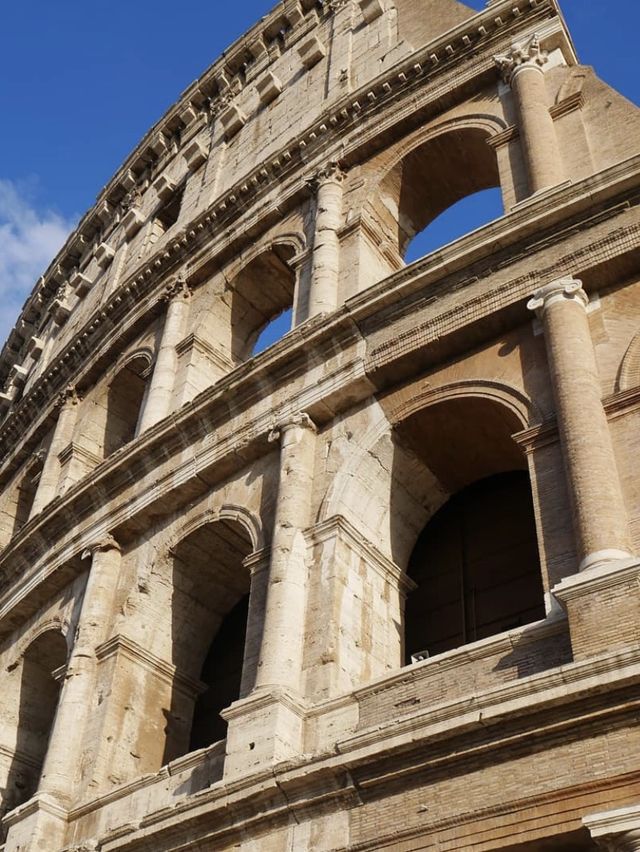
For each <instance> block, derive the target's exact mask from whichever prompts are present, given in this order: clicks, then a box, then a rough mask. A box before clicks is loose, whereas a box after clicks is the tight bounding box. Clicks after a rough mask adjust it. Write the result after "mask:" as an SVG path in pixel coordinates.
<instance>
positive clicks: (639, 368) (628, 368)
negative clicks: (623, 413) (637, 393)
mask: <svg viewBox="0 0 640 852" xmlns="http://www.w3.org/2000/svg"><path fill="white" fill-rule="evenodd" d="M638 385H640V331H639V332H637V333H636V334H635V335H634V337H633V339H632V340H631V343H630V344H629V346H628V348H627V351H626V352H625V354H624V357H623V359H622V363H621V364H620V369H619V370H618V381H617V386H618V387H617V389H618V390H619V391H625V390H630V389H631V388H635V387H638Z"/></svg>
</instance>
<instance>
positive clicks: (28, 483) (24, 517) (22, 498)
mask: <svg viewBox="0 0 640 852" xmlns="http://www.w3.org/2000/svg"><path fill="white" fill-rule="evenodd" d="M42 467H43V463H42V461H37V462H36V463H35V464H31V465H30V466H29V468H28V469H27V470H26V471H25V473H24V474H23V477H22V480H21V482H20V485H19V487H18V496H17V500H16V512H15V519H14V523H13V532H12V534H13V535H16V533H18V532H19V531H20V530H21V529H22V527H23V526H24V525H25V524H26V523H27V521H28V520H29V515H30V514H31V510H32V508H33V504H34V502H35V499H36V492H37V490H38V481H39V478H40V474H41V473H42Z"/></svg>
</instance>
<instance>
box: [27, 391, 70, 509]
mask: <svg viewBox="0 0 640 852" xmlns="http://www.w3.org/2000/svg"><path fill="white" fill-rule="evenodd" d="M79 403H80V397H79V396H78V394H77V393H76V389H75V388H73V387H68V388H67V390H66V391H64V392H63V393H61V394H60V396H59V397H58V407H59V409H60V411H59V414H58V419H57V421H56V425H55V428H54V432H53V438H52V439H51V444H50V446H49V450H48V451H47V455H46V458H45V461H44V466H43V468H42V473H41V474H40V481H39V482H38V490H37V491H36V496H35V499H34V501H33V506H32V508H31V515H30V518H33V517H35V516H36V515H37V514H39V513H40V512H41V511H42V510H43V509H44V507H45V506H46V505H47V504H48V503H50V502H51V501H52V500H53V498H54V497H55V496H56V494H57V493H58V486H59V484H60V474H61V471H62V467H61V465H60V459H59V455H60V453H61V452H62V451H63V450H64V449H65V448H66V447H68V446H69V444H70V443H71V441H72V439H73V432H74V429H75V425H76V420H77V419H78V404H79Z"/></svg>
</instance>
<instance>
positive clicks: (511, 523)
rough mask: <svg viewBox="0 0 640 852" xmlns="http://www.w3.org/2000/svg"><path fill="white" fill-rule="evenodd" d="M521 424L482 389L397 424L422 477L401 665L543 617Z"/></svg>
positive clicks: (403, 533)
mask: <svg viewBox="0 0 640 852" xmlns="http://www.w3.org/2000/svg"><path fill="white" fill-rule="evenodd" d="M522 428H523V422H522V420H521V418H520V415H519V414H518V413H516V410H515V409H513V408H511V407H509V406H508V405H506V404H503V402H502V401H500V400H498V399H496V398H491V397H489V396H483V395H476V396H459V395H454V396H452V397H451V398H449V399H444V400H443V401H440V402H438V403H436V404H432V405H428V406H426V407H425V408H421V409H420V410H418V411H415V412H414V413H411V414H410V415H409V416H408V417H406V419H404V420H403V421H402V422H401V423H400V424H399V425H398V427H397V434H398V440H399V441H400V442H401V444H402V445H403V446H404V447H405V448H406V450H408V451H409V452H410V453H411V454H412V455H413V456H414V457H415V458H416V462H417V464H418V465H419V466H420V467H422V468H423V469H424V470H425V471H427V472H428V477H427V478H428V479H430V481H431V485H430V486H429V490H428V492H425V494H424V495H421V499H420V503H421V505H422V507H423V508H422V510H419V509H418V508H416V509H414V510H413V511H414V521H413V523H414V529H415V533H414V538H413V544H412V547H411V550H410V551H409V550H408V549H407V550H406V551H405V552H407V553H408V559H407V562H406V565H407V573H408V576H409V578H410V579H411V580H412V581H413V582H414V583H415V584H416V586H415V588H414V590H413V591H412V592H410V593H409V595H408V597H407V600H406V604H405V615H404V637H405V650H404V658H405V663H409V662H410V661H411V657H412V655H423V654H424V655H428V656H432V655H434V654H440V653H442V652H444V651H448V650H452V649H454V648H457V647H461V646H464V645H466V644H468V643H471V642H475V641H477V640H480V639H484V638H487V637H489V636H492V635H496V634H498V633H501V632H503V631H505V630H508V629H512V628H515V627H518V626H520V625H523V624H528V623H531V622H533V621H537V620H539V619H541V618H544V615H545V607H544V590H543V582H542V575H541V568H540V562H539V554H538V544H537V537H536V525H535V515H534V508H533V500H532V495H531V487H530V481H529V474H528V470H527V464H526V459H525V457H524V455H523V453H522V451H521V450H520V448H519V447H518V445H517V444H516V443H515V441H514V440H513V438H512V435H513V434H514V433H515V432H517V431H520V430H521V429H522ZM406 488H407V489H408V490H409V491H410V490H411V483H408V484H407V485H406ZM416 497H417V495H416ZM403 499H404V498H403ZM414 505H416V507H417V506H418V504H417V503H415V502H414ZM421 512H422V515H421ZM394 517H395V516H394ZM420 517H422V520H421V521H420ZM397 522H398V530H399V533H400V535H401V536H402V537H403V541H406V543H407V544H410V543H411V542H410V541H407V540H406V531H407V526H406V522H405V520H404V519H403V518H398V519H397ZM402 546H403V547H406V545H404V544H403V545H402Z"/></svg>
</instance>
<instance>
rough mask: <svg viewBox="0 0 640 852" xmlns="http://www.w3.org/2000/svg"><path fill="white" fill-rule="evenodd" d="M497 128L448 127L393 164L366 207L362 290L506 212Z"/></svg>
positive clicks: (361, 236) (360, 285)
mask: <svg viewBox="0 0 640 852" xmlns="http://www.w3.org/2000/svg"><path fill="white" fill-rule="evenodd" d="M492 131H493V128H490V127H489V126H486V127H482V126H468V125H465V126H460V125H457V126H456V125H454V126H449V127H448V128H443V129H442V132H440V133H437V135H434V136H432V137H431V138H430V139H427V141H425V142H423V143H422V144H419V145H417V146H416V147H415V148H413V149H412V150H410V151H409V152H408V153H406V154H404V155H403V156H402V157H401V158H399V159H398V161H397V162H396V163H395V164H394V165H392V166H391V167H390V168H389V169H388V171H387V172H386V173H385V174H384V176H383V177H382V178H381V180H380V181H379V183H378V184H377V186H376V187H375V189H373V191H370V192H369V200H368V202H367V204H366V205H365V209H364V214H363V227H362V228H361V229H360V236H359V241H360V269H359V271H358V276H359V278H360V281H359V284H358V287H359V289H363V288H365V287H366V286H368V285H369V284H371V283H373V282H374V281H376V280H381V279H382V278H384V277H385V276H386V275H389V274H391V273H393V272H394V271H396V270H397V269H400V268H402V267H403V266H404V264H405V263H406V262H412V261H414V260H416V259H417V258H418V257H420V256H422V255H424V254H426V253H428V252H430V251H433V250H435V249H437V248H440V247H442V246H443V245H444V244H446V243H449V242H451V241H452V240H454V239H456V238H457V237H459V236H462V235H463V234H465V233H468V232H469V231H471V230H475V229H476V228H478V227H480V226H481V225H483V224H486V223H487V222H489V221H491V220H493V219H495V218H496V217H498V216H500V215H502V212H503V208H502V199H501V193H500V173H499V169H498V161H497V158H496V154H495V151H494V150H493V149H492V148H491V146H490V145H489V144H487V141H488V139H489V136H490V135H491V132H492ZM474 196H477V197H475V198H474ZM463 200H466V203H464V204H460V202H462V201H463ZM456 205H459V206H456ZM445 211H451V212H450V213H449V214H448V215H447V216H443V214H444V213H445ZM440 217H442V218H440ZM418 235H420V237H419V238H418V239H417V240H416V241H415V244H413V242H414V240H415V238H416V237H417V236H418Z"/></svg>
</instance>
